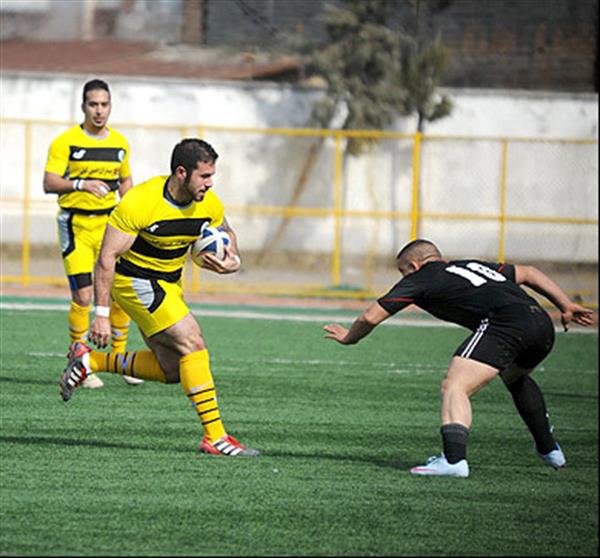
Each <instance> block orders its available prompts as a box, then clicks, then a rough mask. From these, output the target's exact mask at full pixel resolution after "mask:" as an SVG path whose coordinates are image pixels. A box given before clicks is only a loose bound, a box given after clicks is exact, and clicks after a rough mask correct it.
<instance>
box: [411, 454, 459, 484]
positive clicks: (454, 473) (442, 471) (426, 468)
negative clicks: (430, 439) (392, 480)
mask: <svg viewBox="0 0 600 558" xmlns="http://www.w3.org/2000/svg"><path fill="white" fill-rule="evenodd" d="M410 472H411V474H413V475H424V476H437V477H459V478H463V479H465V478H467V477H468V476H469V464H468V463H467V460H466V459H461V460H460V461H458V462H457V463H448V460H447V459H446V457H445V456H444V454H442V455H438V456H433V457H430V458H429V459H428V460H427V463H425V465H420V466H418V467H413V468H412V469H411V470H410Z"/></svg>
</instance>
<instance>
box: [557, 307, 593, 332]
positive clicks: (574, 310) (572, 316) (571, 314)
mask: <svg viewBox="0 0 600 558" xmlns="http://www.w3.org/2000/svg"><path fill="white" fill-rule="evenodd" d="M560 321H561V322H562V325H563V328H564V330H565V331H568V330H569V325H570V324H571V322H572V323H576V324H578V325H581V326H586V327H587V326H591V325H594V323H596V321H597V316H596V315H595V313H594V311H593V310H589V309H588V308H584V307H583V306H580V305H579V304H576V303H575V302H572V303H571V304H569V306H567V308H565V309H563V310H562V312H561V313H560Z"/></svg>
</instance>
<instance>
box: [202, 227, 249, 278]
mask: <svg viewBox="0 0 600 558" xmlns="http://www.w3.org/2000/svg"><path fill="white" fill-rule="evenodd" d="M220 228H221V229H223V230H224V231H225V232H226V233H227V236H229V241H230V243H229V246H225V258H224V259H222V260H220V259H219V258H217V257H216V256H215V255H213V254H208V253H207V254H204V255H203V256H202V260H203V262H204V263H203V265H202V267H203V268H205V269H209V270H210V271H214V272H215V273H221V274H225V273H235V272H236V271H238V270H239V269H240V267H241V265H242V260H241V258H240V251H239V248H238V241H237V235H236V234H235V231H234V230H233V228H232V227H231V225H230V224H229V221H227V218H226V217H223V222H222V223H221V225H220Z"/></svg>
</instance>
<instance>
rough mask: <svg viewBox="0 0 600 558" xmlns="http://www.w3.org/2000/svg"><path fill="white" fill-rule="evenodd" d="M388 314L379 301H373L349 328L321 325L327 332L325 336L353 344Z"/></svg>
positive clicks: (342, 342)
mask: <svg viewBox="0 0 600 558" xmlns="http://www.w3.org/2000/svg"><path fill="white" fill-rule="evenodd" d="M390 316H391V314H390V313H389V312H388V311H387V310H386V309H385V308H383V307H382V306H381V305H380V304H379V302H374V303H373V304H371V306H369V307H368V308H367V309H366V310H365V311H364V312H363V313H362V314H361V315H360V316H358V318H356V319H355V320H354V322H353V323H352V325H351V326H350V329H346V328H345V327H343V326H341V325H340V324H328V325H325V326H323V329H324V330H325V331H326V332H327V333H326V334H325V338H326V339H333V340H334V341H337V342H338V343H341V344H342V345H354V344H356V343H358V342H359V341H360V340H361V339H362V338H363V337H366V336H367V335H369V333H371V331H373V329H375V328H376V327H377V326H378V325H379V324H380V323H381V322H383V321H384V320H387V318H389V317H390Z"/></svg>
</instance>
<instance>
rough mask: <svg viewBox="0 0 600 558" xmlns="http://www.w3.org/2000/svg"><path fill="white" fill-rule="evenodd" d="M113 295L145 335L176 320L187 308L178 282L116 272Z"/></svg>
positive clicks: (186, 311)
mask: <svg viewBox="0 0 600 558" xmlns="http://www.w3.org/2000/svg"><path fill="white" fill-rule="evenodd" d="M112 298H113V300H115V301H116V302H117V303H118V304H119V306H121V308H123V310H125V312H127V314H129V316H130V317H131V319H132V320H133V321H134V322H135V323H136V324H137V325H138V327H139V328H140V329H141V330H142V333H143V334H144V335H145V336H146V337H150V336H151V335H154V334H155V333H159V332H161V331H163V330H165V329H167V328H168V327H170V326H172V325H173V324H176V323H177V322H178V321H179V320H181V319H182V318H183V317H184V316H186V315H187V314H188V313H189V311H190V309H189V308H188V306H187V304H186V303H185V301H184V300H183V290H182V288H181V284H180V283H170V282H169V281H163V280H162V279H140V278H139V277H128V276H126V275H121V274H120V273H115V279H114V281H113V287H112Z"/></svg>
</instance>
